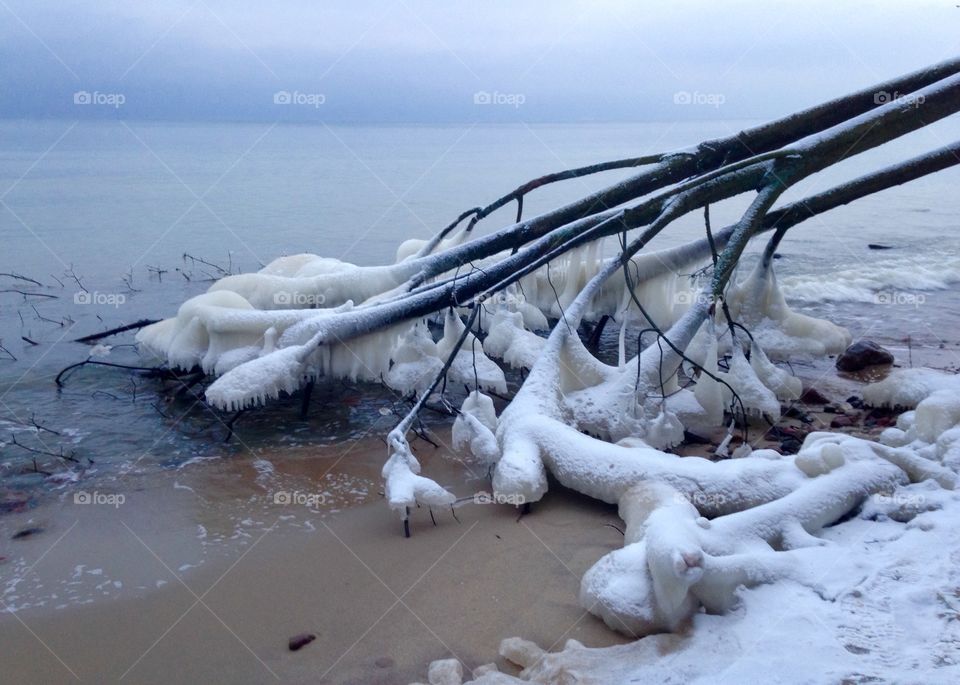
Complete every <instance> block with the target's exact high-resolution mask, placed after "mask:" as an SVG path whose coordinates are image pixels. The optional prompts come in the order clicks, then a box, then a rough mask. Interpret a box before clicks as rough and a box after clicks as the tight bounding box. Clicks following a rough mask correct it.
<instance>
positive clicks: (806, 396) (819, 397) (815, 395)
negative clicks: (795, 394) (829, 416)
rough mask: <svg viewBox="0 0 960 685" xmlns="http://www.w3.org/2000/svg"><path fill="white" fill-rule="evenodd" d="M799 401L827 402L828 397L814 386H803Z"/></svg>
mask: <svg viewBox="0 0 960 685" xmlns="http://www.w3.org/2000/svg"><path fill="white" fill-rule="evenodd" d="M800 401H801V402H803V403H804V404H828V403H829V402H830V399H829V398H827V397H826V396H825V395H824V394H823V393H822V392H820V391H819V390H817V389H816V388H804V390H803V394H802V395H800Z"/></svg>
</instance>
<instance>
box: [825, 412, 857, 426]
mask: <svg viewBox="0 0 960 685" xmlns="http://www.w3.org/2000/svg"><path fill="white" fill-rule="evenodd" d="M857 418H858V417H856V416H846V415H840V416H837V417H836V418H835V419H834V420H833V421H831V422H830V427H831V428H850V427H851V426H855V425H857Z"/></svg>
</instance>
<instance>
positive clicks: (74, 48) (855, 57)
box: [0, 0, 960, 122]
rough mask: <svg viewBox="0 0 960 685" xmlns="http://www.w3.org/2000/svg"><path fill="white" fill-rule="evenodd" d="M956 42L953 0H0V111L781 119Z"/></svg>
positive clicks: (959, 34) (958, 20)
mask: <svg viewBox="0 0 960 685" xmlns="http://www.w3.org/2000/svg"><path fill="white" fill-rule="evenodd" d="M958 50H960V8H958V7H957V2H956V1H955V0H949V1H941V0H898V1H897V0H876V1H874V2H863V1H859V0H857V1H849V2H845V1H843V0H840V1H837V0H834V2H821V1H819V0H814V1H811V2H772V1H770V0H767V1H765V2H758V1H754V0H730V1H727V2H694V1H687V2H684V1H681V2H669V3H653V2H639V1H636V0H634V1H632V2H631V1H628V0H602V1H599V2H588V1H586V0H555V1H552V2H517V1H514V2H509V1H505V0H483V1H473V0H471V1H470V2H453V1H449V0H448V1H446V2H441V1H437V0H434V1H430V0H425V1H417V0H372V1H367V0H352V1H348V2H340V1H327V0H319V1H318V0H313V1H308V0H272V1H271V2H264V1H262V0H259V1H254V0H229V1H227V0H149V1H142V2H131V1H130V0H85V1H83V2H78V1H75V0H0V88H2V90H0V117H27V118H33V117H66V118H71V119H73V118H86V117H123V118H129V119H134V118H155V119H214V120H265V121H273V120H291V121H311V120H320V119H322V120H324V121H337V122H344V121H382V122H390V121H405V122H421V121H422V122H443V121H519V120H523V121H580V120H654V119H678V118H686V119H715V118H748V117H769V116H774V115H777V114H782V113H784V112H787V111H790V110H793V109H796V108H798V107H801V106H803V105H806V104H810V103H813V102H816V101H819V100H822V99H824V98H826V97H829V96H832V95H837V94H840V93H842V92H845V91H848V90H851V89H853V88H857V87H860V86H865V85H869V84H871V83H873V82H875V81H879V80H881V79H883V78H885V77H888V76H894V75H897V74H899V73H902V72H906V71H909V70H912V69H915V68H919V67H922V66H924V65H926V64H928V63H932V62H935V61H939V60H941V59H944V58H945V57H947V56H950V55H953V54H956V53H957V52H958ZM77 92H86V93H90V97H89V100H91V101H92V102H91V103H90V104H86V103H85V102H84V101H83V97H84V96H81V97H80V101H79V104H77V103H75V97H74V94H75V93H77ZM278 92H280V93H283V92H286V93H289V98H287V99H289V100H291V101H292V102H291V103H290V104H285V103H284V100H285V98H286V96H284V95H280V96H279V104H277V103H275V102H274V100H275V97H274V96H275V94H276V93H278ZM477 93H481V95H479V96H477V97H475V96H476V94H477ZM483 93H486V94H488V95H483ZM678 93H679V94H680V95H678ZM110 95H119V96H120V97H119V98H117V97H114V98H113V99H110V98H109V97H108V96H110ZM98 98H99V100H98ZM118 100H120V101H121V102H118ZM676 100H679V101H680V102H681V103H683V102H685V101H687V100H689V104H686V105H684V106H678V104H675V101H676ZM98 101H99V104H98ZM117 105H119V106H117Z"/></svg>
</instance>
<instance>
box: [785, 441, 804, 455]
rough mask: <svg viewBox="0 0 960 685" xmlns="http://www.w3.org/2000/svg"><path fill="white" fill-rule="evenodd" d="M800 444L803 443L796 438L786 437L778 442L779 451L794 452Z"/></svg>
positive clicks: (798, 448)
mask: <svg viewBox="0 0 960 685" xmlns="http://www.w3.org/2000/svg"><path fill="white" fill-rule="evenodd" d="M802 446H803V443H802V442H800V441H799V440H797V439H796V438H787V439H786V440H782V441H781V442H780V451H781V452H782V453H783V454H796V453H797V452H799V451H800V448H801V447H802Z"/></svg>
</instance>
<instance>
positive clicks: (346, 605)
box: [0, 351, 944, 684]
mask: <svg viewBox="0 0 960 685" xmlns="http://www.w3.org/2000/svg"><path fill="white" fill-rule="evenodd" d="M931 352H934V353H933V354H931V355H930V358H929V359H921V360H920V362H918V360H917V359H916V358H915V359H914V360H913V361H914V365H919V363H922V362H926V363H927V364H929V365H931V366H934V365H938V364H940V363H941V362H942V361H943V357H944V355H939V354H936V351H931ZM924 356H926V355H924ZM830 364H831V366H832V361H831V362H830ZM889 370H890V369H889V367H888V368H886V369H873V370H871V371H870V372H868V373H866V374H859V375H848V374H838V373H837V372H836V371H833V372H832V373H830V372H829V371H827V372H825V369H822V368H816V369H814V368H811V369H806V368H801V369H799V373H798V375H799V376H800V377H801V378H803V380H804V385H805V387H809V386H813V387H815V388H817V389H818V390H820V391H821V392H823V393H824V394H825V395H827V396H828V397H829V398H830V399H831V401H832V403H833V404H836V405H842V404H844V403H843V399H844V398H845V397H847V396H848V395H849V394H852V393H853V392H854V391H855V390H856V388H859V387H862V385H863V384H864V382H865V381H867V380H876V379H878V378H879V377H880V376H882V375H885V373H886V372H887V371H889ZM808 372H812V373H808ZM802 409H803V412H802V414H804V415H806V418H807V421H803V420H802V418H803V417H802V416H793V417H790V418H785V419H784V420H782V421H781V422H780V423H779V424H778V425H780V426H794V427H796V428H799V429H804V426H805V425H806V429H807V430H810V429H812V430H831V428H830V424H831V421H832V419H833V418H835V417H836V416H837V414H835V413H832V412H823V411H820V410H819V409H817V408H813V407H802ZM820 409H822V407H821V408H820ZM841 414H842V412H841ZM881 427H882V426H874V427H871V428H870V429H869V431H870V432H874V433H875V432H876V431H878V430H880V429H881ZM753 430H756V428H753V429H752V431H753ZM835 430H840V431H844V432H855V433H858V434H869V433H867V432H866V431H867V429H866V428H865V427H864V426H863V424H862V422H860V423H856V424H855V425H852V426H849V427H847V428H845V429H844V428H839V429H835ZM432 433H433V434H434V437H435V438H436V439H437V440H438V443H439V444H440V447H439V448H434V447H431V446H430V445H428V444H427V443H425V442H423V441H421V440H417V441H416V442H415V448H416V451H417V454H418V458H420V460H421V461H422V463H423V467H424V472H425V473H429V474H430V476H431V477H433V478H435V479H437V480H438V482H440V483H442V484H444V485H445V486H449V487H450V488H451V489H452V490H453V491H454V492H455V493H456V494H458V495H459V496H469V495H470V494H471V493H474V494H475V493H478V492H484V491H488V490H489V489H490V485H489V480H488V479H486V477H485V475H484V474H478V473H475V472H472V471H471V470H470V464H469V463H468V462H465V461H463V460H461V459H460V458H458V457H457V455H454V454H452V453H451V451H450V450H449V449H447V448H446V447H444V445H448V444H449V442H450V436H449V428H446V429H435V430H433V431H432ZM708 437H709V439H710V440H712V442H713V443H714V444H715V443H716V442H719V440H720V439H721V438H722V435H711V436H708ZM755 446H756V447H757V448H761V447H770V446H774V443H772V442H771V441H770V440H761V441H759V442H758V443H757V444H756V445H755ZM711 450H712V447H710V446H707V445H684V446H681V447H678V448H677V449H676V450H674V451H675V452H677V453H678V454H701V455H703V454H706V453H707V452H708V451H711ZM384 453H385V446H384V444H383V442H382V441H381V440H380V439H379V438H376V437H366V438H364V439H361V440H357V441H353V442H349V443H344V444H340V445H331V446H325V447H316V446H313V447H281V448H277V449H275V450H255V452H254V453H252V454H245V455H243V456H236V455H234V456H230V457H219V458H198V459H195V460H190V461H188V462H185V463H183V464H180V465H179V466H178V467H177V468H174V469H168V470H165V471H162V472H159V473H157V472H155V471H149V472H147V473H143V474H139V475H136V476H134V477H132V478H130V479H129V480H125V481H124V489H123V490H122V491H118V492H117V493H103V494H105V495H110V494H113V495H116V494H118V493H122V494H123V495H124V496H125V499H124V501H123V502H122V504H121V505H119V506H116V505H114V506H110V505H109V504H106V503H104V506H80V505H78V504H77V503H76V502H74V501H73V500H72V499H71V498H70V497H68V496H67V495H66V494H64V495H61V497H60V499H59V501H58V502H54V503H46V504H43V505H41V506H38V507H37V508H35V509H31V510H28V511H25V512H19V513H11V514H6V515H5V516H3V517H0V533H2V535H3V539H4V540H5V541H7V542H6V543H5V547H4V550H3V551H2V552H0V557H2V558H0V578H2V579H3V583H2V585H0V587H4V588H6V590H5V591H4V595H3V597H4V605H5V606H4V607H3V608H4V611H3V613H2V614H0V640H2V641H3V642H4V644H6V645H9V646H10V649H9V653H11V654H13V655H14V656H13V657H12V658H10V659H7V660H6V661H7V663H6V664H5V675H7V676H10V677H11V679H12V680H13V681H14V682H21V681H22V682H38V681H42V682H49V683H60V682H64V683H67V682H74V681H75V680H76V678H75V676H74V674H76V676H78V677H79V678H80V679H83V680H93V681H95V682H100V681H105V680H117V679H119V678H121V677H122V678H123V680H124V681H126V682H137V683H139V682H144V683H152V682H157V683H160V682H164V683H166V682H170V681H171V680H172V681H174V682H180V681H183V682H187V681H191V682H193V681H197V680H198V679H200V680H203V681H205V682H230V683H260V682H276V678H275V676H274V674H276V676H278V677H279V678H280V679H281V680H282V681H283V682H295V683H299V682H303V683H307V682H310V683H316V682H321V683H382V684H388V683H389V684H392V683H401V684H405V683H410V682H414V681H417V680H420V679H422V677H423V674H424V672H425V667H426V665H427V664H429V663H430V662H431V661H433V660H436V659H442V658H450V657H455V658H459V659H461V660H462V661H463V662H464V663H465V664H466V665H467V666H468V668H467V669H466V670H467V671H469V669H470V668H475V667H477V666H480V665H483V664H485V663H490V662H495V663H497V665H498V667H499V668H500V670H501V671H503V672H505V673H508V674H515V673H516V672H517V669H516V667H515V666H514V665H512V664H510V663H509V662H507V661H505V660H504V659H502V658H500V657H499V656H498V655H497V653H496V649H497V645H498V644H499V642H500V640H502V639H503V638H506V637H510V636H515V635H518V636H522V637H523V638H525V639H530V640H532V641H534V642H536V643H537V644H540V645H542V646H544V647H545V648H547V650H548V651H550V650H551V649H554V650H555V649H558V648H560V647H561V646H562V645H563V643H565V642H566V640H568V639H571V638H572V639H576V640H578V641H580V642H581V643H583V644H585V645H587V646H589V647H604V646H613V645H619V644H625V643H629V642H631V640H629V639H627V638H625V637H624V636H621V635H619V634H617V633H614V632H612V631H610V630H609V629H608V628H607V627H606V626H605V625H604V624H603V623H602V622H601V621H600V620H599V619H597V618H595V617H594V616H592V615H590V614H589V613H587V612H586V611H584V610H583V608H582V607H581V606H580V605H579V602H578V593H579V585H580V578H581V577H582V575H583V573H584V572H585V571H586V569H588V568H589V567H590V566H591V565H592V564H593V563H594V562H595V561H596V560H597V559H599V558H600V557H601V556H603V555H604V554H606V553H608V552H609V551H611V550H613V549H616V548H618V547H620V546H621V545H622V536H621V534H620V533H619V532H618V530H617V528H615V527H620V526H621V525H622V523H621V520H620V518H619V517H618V515H617V511H616V507H615V506H612V505H606V504H603V503H601V502H598V501H595V500H591V499H589V498H587V497H585V496H582V495H579V494H578V493H575V492H573V491H570V490H567V489H565V488H563V487H562V486H560V485H559V484H557V483H556V482H555V481H552V480H551V487H550V493H549V494H548V496H547V497H546V498H545V499H544V500H542V501H541V502H538V503H536V504H535V505H534V506H533V510H532V513H531V514H529V515H527V516H524V517H522V518H519V519H518V515H517V514H518V512H517V510H516V509H515V508H513V507H509V506H497V505H494V506H487V505H479V504H467V505H465V506H462V507H458V508H457V510H456V519H459V520H456V519H455V518H454V516H453V515H451V513H450V512H448V511H441V510H437V511H436V512H433V514H434V516H433V518H435V520H436V525H434V524H433V521H432V520H431V512H429V511H427V510H426V509H418V510H414V511H413V512H411V529H412V533H413V536H412V538H411V539H404V538H403V536H402V532H401V530H402V528H401V525H400V522H399V520H398V517H397V516H396V515H395V514H394V513H393V512H390V511H389V510H388V509H387V507H386V506H384V503H383V501H382V493H381V492H380V488H381V485H380V468H381V466H382V462H383V458H384ZM282 493H285V494H286V495H287V500H282V501H281V500H278V495H280V494H282ZM310 497H313V499H312V500H311V499H309V498H310ZM30 528H37V529H39V530H38V531H37V533H36V534H34V535H29V536H27V537H25V538H24V539H20V540H11V537H12V536H13V535H14V534H15V533H14V531H17V530H26V529H30ZM16 554H20V555H22V556H20V557H19V558H14V557H15V555H16ZM18 576H19V577H22V579H23V580H22V582H16V583H14V585H13V589H12V590H11V589H10V587H11V585H10V583H11V580H12V579H16V578H17V577H18ZM40 602H42V604H40ZM10 607H16V608H17V611H16V613H15V614H12V613H10V611H9V610H8V609H9V608H10ZM304 633H309V634H313V635H315V636H316V639H315V640H314V641H313V642H311V643H310V644H307V645H306V646H304V647H303V648H302V649H301V650H299V651H296V652H292V651H290V650H289V649H288V645H287V643H288V640H289V639H290V638H292V637H294V636H297V635H301V634H304Z"/></svg>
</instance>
